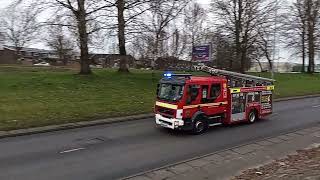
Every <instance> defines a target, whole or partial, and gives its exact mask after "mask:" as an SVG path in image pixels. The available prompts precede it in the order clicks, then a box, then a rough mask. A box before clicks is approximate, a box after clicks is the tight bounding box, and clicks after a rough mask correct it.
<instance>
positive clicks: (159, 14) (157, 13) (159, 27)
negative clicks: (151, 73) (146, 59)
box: [143, 0, 190, 69]
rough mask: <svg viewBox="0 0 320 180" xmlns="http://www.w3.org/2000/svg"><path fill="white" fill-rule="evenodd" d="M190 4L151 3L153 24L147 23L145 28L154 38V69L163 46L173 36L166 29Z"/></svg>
mask: <svg viewBox="0 0 320 180" xmlns="http://www.w3.org/2000/svg"><path fill="white" fill-rule="evenodd" d="M189 2H190V1H189V0H180V1H176V0H151V2H150V3H149V6H150V10H149V14H148V15H149V16H150V17H151V22H149V23H145V25H144V26H143V28H145V29H147V30H148V32H150V33H151V34H152V36H153V37H154V42H153V52H152V54H153V60H152V63H151V66H152V69H154V68H155V62H156V60H157V59H158V58H159V56H160V54H161V51H160V49H161V45H163V42H164V40H167V39H168V38H169V37H170V36H171V35H172V34H169V33H168V32H166V31H165V30H166V28H167V27H168V26H169V24H170V23H171V22H172V21H173V20H174V19H176V18H177V17H178V16H179V15H180V14H181V12H182V11H183V10H184V8H185V7H186V6H187V5H188V3H189Z"/></svg>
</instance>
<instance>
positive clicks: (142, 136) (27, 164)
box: [0, 98, 320, 180]
mask: <svg viewBox="0 0 320 180" xmlns="http://www.w3.org/2000/svg"><path fill="white" fill-rule="evenodd" d="M274 109H275V112H274V114H273V115H272V116H270V117H269V118H268V119H266V120H260V121H258V122H256V123H255V124H252V125H248V124H243V125H234V126H229V127H214V128H212V129H210V131H209V132H207V133H206V134H204V135H200V136H192V135H188V134H186V133H182V132H172V131H168V130H163V129H161V128H160V129H159V128H155V127H154V121H153V119H142V120H138V121H133V122H125V123H116V124H109V125H102V126H95V127H88V128H81V129H73V130H66V131H58V132H52V133H44V134H37V135H30V136H22V137H13V138H6V139H0V172H1V173H0V179H3V180H11V179H12V180H19V179H23V180H38V179H39V180H43V179H46V180H57V179H58V180H64V179H66V180H83V179H85V180H86V179H94V180H108V179H117V178H120V177H123V176H128V175H132V174H135V173H138V172H141V171H145V170H149V169H152V168H156V167H160V166H163V165H166V164H169V163H174V162H177V161H181V160H185V159H188V158H192V157H195V156H198V155H204V154H207V153H211V152H214V151H217V150H222V149H225V148H229V147H232V146H236V145H240V144H243V143H246V142H249V141H254V140H257V139H260V138H265V137H271V136H276V135H279V134H282V133H286V132H289V131H294V130H297V129H301V128H304V127H310V126H313V125H314V124H317V123H320V98H309V99H301V100H293V101H284V102H278V103H275V105H274Z"/></svg>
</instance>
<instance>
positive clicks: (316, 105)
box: [312, 105, 320, 108]
mask: <svg viewBox="0 0 320 180" xmlns="http://www.w3.org/2000/svg"><path fill="white" fill-rule="evenodd" d="M312 107H313V108H318V107H320V105H316V106H312Z"/></svg>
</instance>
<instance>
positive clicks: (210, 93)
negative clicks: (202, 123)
mask: <svg viewBox="0 0 320 180" xmlns="http://www.w3.org/2000/svg"><path fill="white" fill-rule="evenodd" d="M222 89H223V86H222V83H218V82H217V83H210V84H207V85H202V86H201V91H202V99H201V103H202V111H204V112H205V114H206V115H207V116H209V117H210V116H216V115H221V114H223V113H224V112H225V110H226V106H227V103H226V102H225V101H224V97H223V90H222Z"/></svg>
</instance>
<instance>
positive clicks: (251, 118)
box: [248, 110, 257, 124]
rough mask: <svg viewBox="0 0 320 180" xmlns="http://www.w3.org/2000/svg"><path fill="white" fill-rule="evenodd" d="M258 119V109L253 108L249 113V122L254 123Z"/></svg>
mask: <svg viewBox="0 0 320 180" xmlns="http://www.w3.org/2000/svg"><path fill="white" fill-rule="evenodd" d="M256 120H257V113H256V111H254V110H253V111H251V112H250V113H249V116H248V122H249V123H250V124H253V123H254V122H256Z"/></svg>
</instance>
